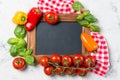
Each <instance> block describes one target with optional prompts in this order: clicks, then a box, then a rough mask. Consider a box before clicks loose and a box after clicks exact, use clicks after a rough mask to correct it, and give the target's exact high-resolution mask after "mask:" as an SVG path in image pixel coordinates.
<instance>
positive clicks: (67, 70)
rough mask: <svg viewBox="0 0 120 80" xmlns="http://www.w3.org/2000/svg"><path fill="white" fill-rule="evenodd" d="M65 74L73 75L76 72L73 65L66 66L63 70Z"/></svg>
mask: <svg viewBox="0 0 120 80" xmlns="http://www.w3.org/2000/svg"><path fill="white" fill-rule="evenodd" d="M65 72H66V74H67V75H75V74H76V68H75V67H74V66H72V67H69V68H66V70H65Z"/></svg>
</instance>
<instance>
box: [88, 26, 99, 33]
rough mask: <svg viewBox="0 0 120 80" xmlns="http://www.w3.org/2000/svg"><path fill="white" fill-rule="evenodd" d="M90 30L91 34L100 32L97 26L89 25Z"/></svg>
mask: <svg viewBox="0 0 120 80" xmlns="http://www.w3.org/2000/svg"><path fill="white" fill-rule="evenodd" d="M90 28H91V30H92V31H93V32H100V27H99V26H97V25H94V24H93V25H90Z"/></svg>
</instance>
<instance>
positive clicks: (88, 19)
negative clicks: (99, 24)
mask: <svg viewBox="0 0 120 80" xmlns="http://www.w3.org/2000/svg"><path fill="white" fill-rule="evenodd" d="M84 19H85V20H87V21H88V22H90V23H94V22H96V21H97V19H96V18H95V17H94V16H93V15H92V14H89V15H88V16H85V17H84Z"/></svg>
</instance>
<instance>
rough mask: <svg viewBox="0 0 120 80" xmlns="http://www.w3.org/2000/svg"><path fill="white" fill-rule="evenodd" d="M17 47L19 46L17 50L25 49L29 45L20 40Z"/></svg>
mask: <svg viewBox="0 0 120 80" xmlns="http://www.w3.org/2000/svg"><path fill="white" fill-rule="evenodd" d="M16 45H17V48H24V47H26V45H27V43H26V41H25V40H24V39H22V38H20V39H19V41H18V43H17V44H16Z"/></svg>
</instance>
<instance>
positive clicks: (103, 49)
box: [38, 0, 110, 76]
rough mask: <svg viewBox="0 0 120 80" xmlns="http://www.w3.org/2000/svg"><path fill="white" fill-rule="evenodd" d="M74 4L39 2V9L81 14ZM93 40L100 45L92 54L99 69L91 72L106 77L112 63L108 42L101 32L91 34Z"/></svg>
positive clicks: (67, 1) (69, 1) (53, 0)
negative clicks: (73, 7)
mask: <svg viewBox="0 0 120 80" xmlns="http://www.w3.org/2000/svg"><path fill="white" fill-rule="evenodd" d="M73 3H74V0H39V1H38V8H39V9H40V10H41V11H42V12H43V13H45V12H48V11H54V12H56V13H64V14H71V13H81V12H75V11H74V10H73V9H72V7H71V4H73ZM91 36H92V38H93V39H94V40H95V41H96V42H97V43H98V46H99V47H98V49H97V52H96V54H95V53H91V55H92V56H94V57H95V58H96V60H97V65H96V66H97V67H96V68H95V69H93V70H91V72H94V73H96V74H99V75H101V76H105V75H106V73H107V71H108V70H109V67H110V63H109V52H108V46H107V42H106V40H105V38H104V36H103V35H101V34H100V33H99V32H91Z"/></svg>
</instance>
